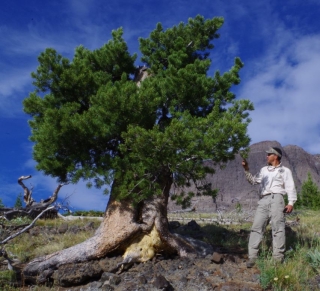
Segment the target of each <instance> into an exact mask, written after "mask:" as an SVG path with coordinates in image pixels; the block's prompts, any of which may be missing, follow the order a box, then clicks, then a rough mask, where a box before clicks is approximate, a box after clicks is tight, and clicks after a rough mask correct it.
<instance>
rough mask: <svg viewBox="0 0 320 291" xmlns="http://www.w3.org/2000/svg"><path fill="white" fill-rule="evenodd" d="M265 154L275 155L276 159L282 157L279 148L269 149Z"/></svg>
mask: <svg viewBox="0 0 320 291" xmlns="http://www.w3.org/2000/svg"><path fill="white" fill-rule="evenodd" d="M266 153H267V154H275V155H277V156H278V157H280V158H281V157H282V151H281V150H280V149H279V148H269V149H268V150H267V151H266Z"/></svg>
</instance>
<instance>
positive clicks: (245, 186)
mask: <svg viewBox="0 0 320 291" xmlns="http://www.w3.org/2000/svg"><path fill="white" fill-rule="evenodd" d="M269 147H279V148H281V150H282V153H283V157H282V164H283V165H284V166H286V167H288V168H290V169H291V171H292V174H293V178H294V181H295V185H296V188H297V191H298V192H299V191H300V189H301V185H302V183H303V182H304V181H305V180H306V179H307V176H308V172H310V173H311V176H312V179H313V181H314V182H315V183H317V184H318V186H319V187H320V154H318V155H311V154H309V153H307V152H306V151H305V150H303V149H302V148H300V147H298V146H295V145H287V146H284V147H282V146H281V144H280V143H278V142H277V141H263V142H259V143H256V144H253V145H251V146H250V153H249V158H248V163H249V167H250V172H251V173H252V174H256V173H257V172H258V171H259V170H260V168H261V167H263V166H264V165H265V164H266V150H267V149H268V148H269ZM241 161H242V158H241V157H240V156H239V155H237V156H236V157H235V159H234V160H232V161H229V162H228V163H227V165H226V167H225V168H223V169H220V168H219V167H217V166H215V165H213V163H212V162H211V161H206V163H207V164H209V165H210V166H212V167H214V168H215V170H216V173H215V174H214V175H209V176H208V177H207V182H209V183H211V184H212V187H213V188H214V189H218V195H217V197H216V199H215V200H213V199H212V198H211V197H201V196H199V197H194V198H193V199H192V205H191V208H193V209H195V210H196V211H199V212H213V211H217V210H218V209H220V210H224V209H225V210H232V209H234V208H235V207H236V205H237V204H238V203H240V204H241V207H243V208H255V207H256V202H257V201H258V188H259V186H257V185H256V186H252V185H250V184H249V183H248V182H247V181H246V179H245V175H244V171H243V168H242V166H241ZM190 190H191V191H194V190H195V189H194V187H192V186H191V187H190ZM168 209H169V211H177V210H181V207H179V206H176V205H175V203H174V201H171V200H170V201H169V205H168Z"/></svg>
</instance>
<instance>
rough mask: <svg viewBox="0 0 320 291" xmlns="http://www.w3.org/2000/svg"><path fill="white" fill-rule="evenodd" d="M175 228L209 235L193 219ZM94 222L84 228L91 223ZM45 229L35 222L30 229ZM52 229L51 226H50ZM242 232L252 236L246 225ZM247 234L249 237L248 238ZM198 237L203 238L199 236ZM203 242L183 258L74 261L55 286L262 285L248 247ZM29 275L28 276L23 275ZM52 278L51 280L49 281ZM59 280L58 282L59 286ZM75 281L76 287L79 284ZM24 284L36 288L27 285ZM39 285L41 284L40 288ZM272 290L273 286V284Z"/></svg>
mask: <svg viewBox="0 0 320 291" xmlns="http://www.w3.org/2000/svg"><path fill="white" fill-rule="evenodd" d="M170 226H171V228H172V231H173V232H178V233H180V234H186V233H188V234H192V237H193V239H195V238H196V239H200V240H201V239H203V236H204V235H206V233H205V232H203V231H202V228H201V227H200V226H199V225H198V224H197V223H196V222H195V221H190V222H189V223H187V224H186V225H182V226H181V225H180V224H179V222H177V221H175V222H170ZM92 227H93V225H92V223H89V224H88V225H86V226H85V227H84V229H83V230H85V229H88V228H92ZM67 229H68V228H67V227H66V225H62V226H60V227H59V229H57V230H54V231H55V232H58V233H63V232H65V231H67ZM43 231H45V230H44V229H42V228H39V227H35V228H34V229H33V230H31V233H30V234H31V235H32V236H33V235H36V234H37V233H39V232H43ZM50 231H51V232H52V230H50ZM68 231H72V232H78V231H81V229H77V228H72V229H70V228H69V229H68ZM239 235H243V236H245V237H246V236H247V235H248V232H247V231H245V230H242V233H241V234H239ZM190 239H192V238H190ZM245 239H246V238H245ZM197 241H198V242H199V240H197ZM199 248H203V249H204V256H203V257H201V258H199V257H197V258H196V257H194V258H179V257H177V256H171V257H168V256H164V255H158V256H156V257H155V258H154V259H152V260H151V261H148V262H146V263H134V264H128V265H125V266H124V267H123V268H121V267H119V266H121V264H120V263H121V262H122V257H121V256H118V257H117V256H115V257H109V258H104V259H101V260H96V261H91V262H86V263H79V264H70V265H64V266H62V267H60V268H59V269H58V270H57V271H55V273H54V275H53V278H54V281H55V282H54V286H52V290H56V291H58V290H59V291H67V290H69V291H100V290H101V291H106V290H108V291H113V290H115V291H122V290H125V291H149V290H150V291H152V290H154V291H155V290H183V291H198V290H201V291H206V290H223V291H231V290H232V291H233V290H241V291H249V290H263V289H262V288H261V286H260V272H259V270H258V268H256V267H253V268H251V269H248V268H247V267H246V261H247V254H246V249H242V248H240V247H238V248H237V247H236V248H233V249H230V248H229V249H228V248H222V247H218V246H211V245H208V244H203V245H202V243H201V242H200V244H199ZM24 279H26V280H27V279H28V278H24ZM48 283H49V284H50V282H48ZM58 286H59V287H58ZM75 286H76V287H75ZM319 286H320V276H318V277H315V278H314V279H313V281H312V282H310V289H309V290H320V289H318V287H319ZM21 290H33V287H32V286H27V285H25V287H24V288H22V289H21ZM36 290H39V289H36ZM46 290H47V289H46ZM270 290H271V289H270Z"/></svg>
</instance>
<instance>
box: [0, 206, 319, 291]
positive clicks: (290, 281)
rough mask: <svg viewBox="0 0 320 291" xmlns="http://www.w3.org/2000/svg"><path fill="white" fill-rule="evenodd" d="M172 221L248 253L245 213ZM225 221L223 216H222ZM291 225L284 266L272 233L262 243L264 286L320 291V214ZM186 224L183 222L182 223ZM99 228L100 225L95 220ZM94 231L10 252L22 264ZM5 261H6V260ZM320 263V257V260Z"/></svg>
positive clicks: (52, 223) (27, 240) (18, 241)
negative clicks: (314, 254) (317, 285)
mask: <svg viewBox="0 0 320 291" xmlns="http://www.w3.org/2000/svg"><path fill="white" fill-rule="evenodd" d="M169 216H170V220H176V218H177V217H180V218H185V222H187V221H190V220H192V219H194V220H196V221H197V222H199V223H201V229H202V231H203V232H204V234H205V235H204V239H205V240H206V241H207V242H208V243H211V244H213V245H215V246H217V245H219V246H221V247H223V248H226V249H228V248H229V249H230V250H232V249H233V248H237V249H238V250H239V248H241V249H244V250H246V247H247V242H248V233H249V230H250V226H251V223H250V222H248V221H246V219H244V218H245V217H247V214H245V213H244V214H243V216H242V217H241V212H239V213H237V216H235V215H234V213H233V214H230V215H229V216H228V215H227V214H226V215H224V218H226V217H229V218H230V217H233V218H234V217H236V221H234V223H230V224H219V223H218V222H211V223H207V221H206V220H203V219H204V218H205V219H216V218H217V217H218V218H219V216H218V215H217V214H209V213H205V214H199V213H185V214H182V213H179V214H176V216H175V215H172V214H170V215H169ZM220 218H221V215H220ZM297 220H298V221H299V222H298V223H297V222H296V221H297ZM287 221H288V223H289V224H290V225H291V229H292V230H291V231H289V232H288V233H287V253H286V259H285V262H284V263H283V264H280V265H276V264H275V263H274V262H273V261H272V254H271V238H270V237H271V233H270V232H271V230H270V228H268V229H267V234H266V235H265V239H264V241H263V243H262V248H261V254H260V258H259V261H258V267H259V269H260V271H261V275H260V282H261V286H262V287H264V288H265V289H268V290H278V291H280V290H283V291H285V290H294V291H299V290H303V291H308V290H317V289H314V287H311V285H310V284H311V282H312V280H313V279H314V278H315V276H316V275H317V274H318V273H317V270H316V269H314V268H313V267H312V264H311V263H310V258H309V259H308V256H307V253H308V252H310V251H315V250H318V251H320V213H318V212H316V211H310V210H305V211H301V210H299V211H295V214H294V215H290V216H288V217H287ZM88 222H89V220H76V221H68V222H67V224H68V225H69V227H70V226H74V225H77V226H79V227H83V226H84V225H86V224H87V223H88ZM180 222H181V223H182V221H180ZM64 223H66V222H64V221H62V220H47V221H39V222H37V226H39V225H40V226H43V227H46V228H55V229H58V228H59V227H60V225H61V224H64ZM94 223H95V226H96V227H97V226H98V225H99V223H100V222H98V221H94ZM93 232H94V230H91V231H82V232H78V233H76V234H74V233H68V232H67V233H65V234H40V235H38V236H30V234H27V233H25V234H22V235H21V236H19V237H17V238H15V239H14V240H12V241H11V242H10V243H9V244H8V245H7V246H6V250H7V251H8V252H10V254H12V256H13V257H17V258H18V259H19V260H21V261H22V262H28V261H29V260H31V259H33V258H35V257H38V256H42V255H46V254H50V253H52V252H55V251H59V250H61V249H65V248H67V247H70V246H72V245H74V244H77V243H80V242H82V241H84V240H86V239H87V238H89V237H91V236H92V234H93ZM2 260H3V259H2ZM319 263H320V258H319ZM4 272H6V273H4ZM10 278H11V277H10V274H9V273H8V272H7V271H2V272H1V271H0V289H1V288H3V286H5V285H4V284H7V282H8V281H10V280H12V278H11V279H10ZM6 286H7V287H5V288H6V289H1V290H8V291H16V290H19V289H15V288H14V287H12V286H11V287H10V285H6ZM33 290H50V289H49V288H47V289H43V288H40V289H37V288H35V289H33Z"/></svg>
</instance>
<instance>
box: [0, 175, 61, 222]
mask: <svg viewBox="0 0 320 291" xmlns="http://www.w3.org/2000/svg"><path fill="white" fill-rule="evenodd" d="M31 177H32V176H31V175H29V176H21V177H20V178H19V179H18V184H19V185H21V187H22V189H23V192H24V195H23V199H24V202H25V204H26V207H24V208H19V209H14V208H2V209H0V213H1V215H2V216H3V217H4V218H5V219H7V220H12V219H14V218H16V217H21V216H28V217H30V218H32V219H33V218H35V217H37V216H38V215H39V214H40V213H41V212H42V211H44V210H45V209H47V208H48V207H49V206H50V205H51V204H53V203H54V202H55V201H56V200H57V198H58V193H59V191H60V189H61V187H62V186H64V185H65V184H59V185H58V186H57V188H56V189H55V190H54V192H53V194H52V196H50V197H48V198H47V199H44V200H41V201H40V202H36V201H35V200H34V199H33V198H32V189H33V188H31V190H30V189H29V188H28V187H26V186H25V185H24V183H23V181H24V180H27V179H30V178H31ZM45 215H46V217H52V218H56V217H57V210H55V209H51V210H50V211H47V212H46V214H45Z"/></svg>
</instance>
